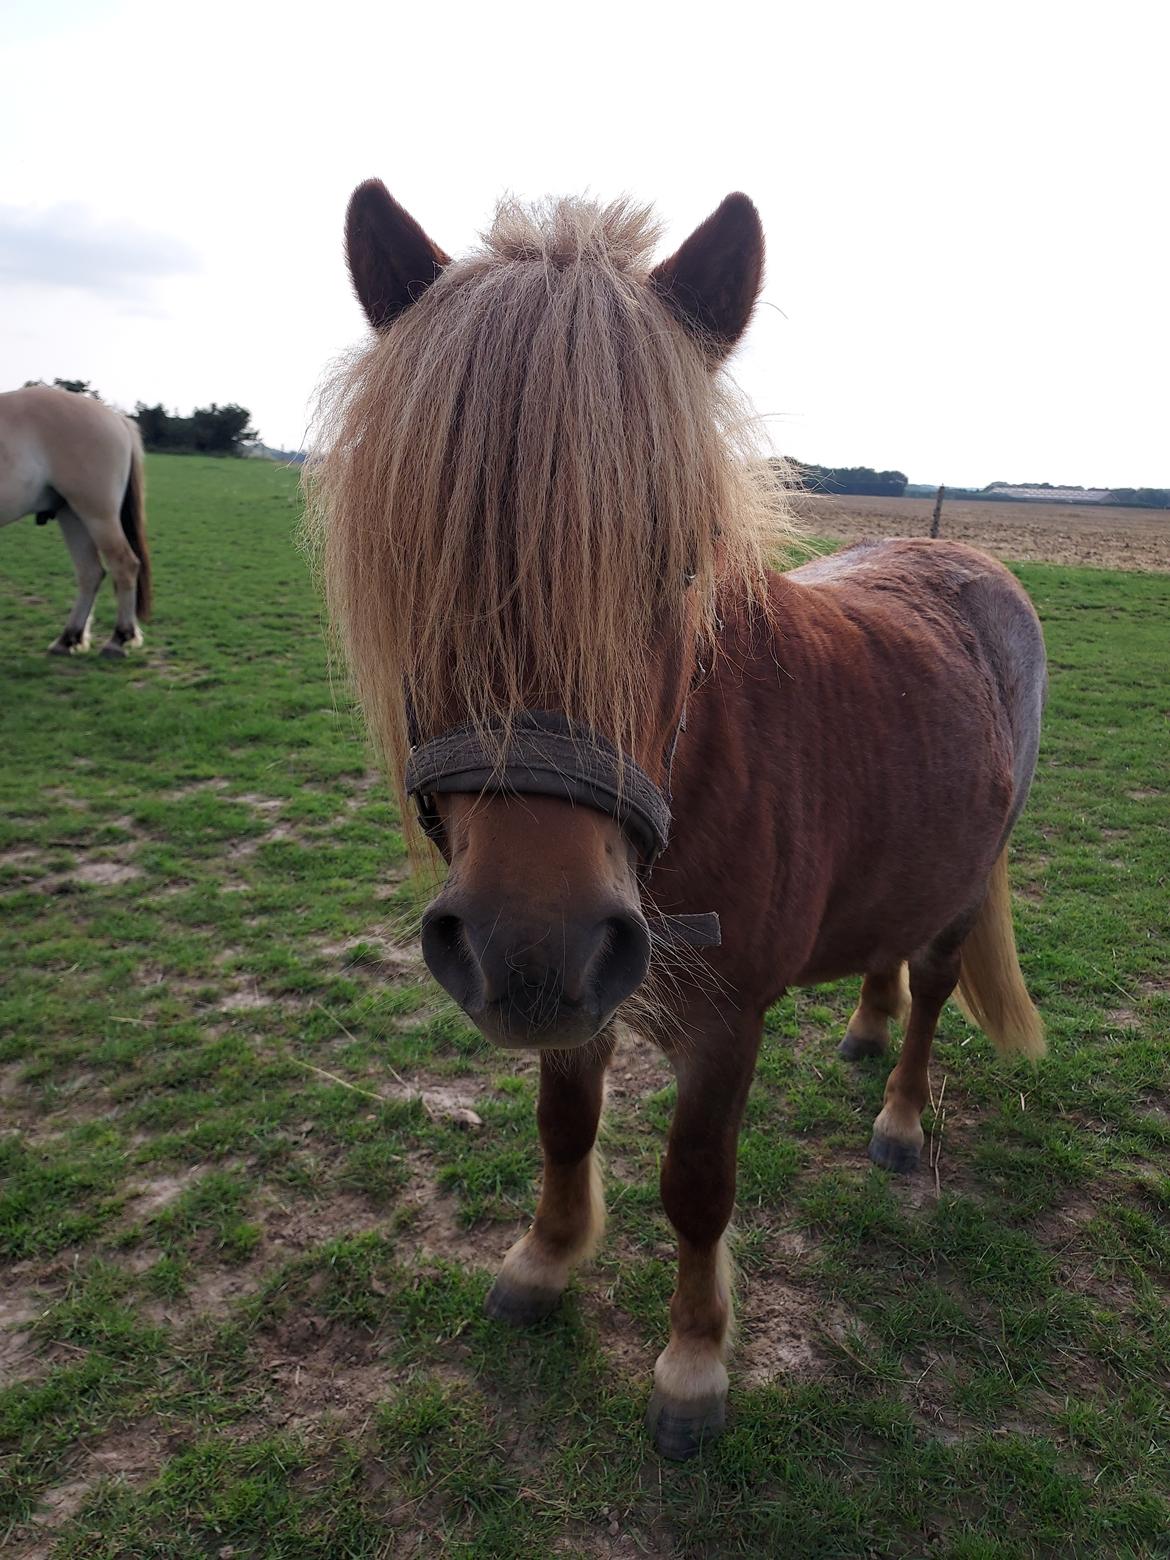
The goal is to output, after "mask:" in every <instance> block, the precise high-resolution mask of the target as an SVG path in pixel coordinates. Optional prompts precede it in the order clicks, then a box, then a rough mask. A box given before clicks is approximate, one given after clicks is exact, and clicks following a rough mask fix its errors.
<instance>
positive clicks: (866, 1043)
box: [837, 1029, 886, 1062]
mask: <svg viewBox="0 0 1170 1560" xmlns="http://www.w3.org/2000/svg"><path fill="white" fill-rule="evenodd" d="M885 1053H886V1044H885V1041H884V1040H877V1039H875V1038H873V1037H872V1036H866V1035H855V1034H852V1033H851V1032H850V1031H849V1030H848V1029H847V1030H846V1031H845V1038H844V1039H843V1040H842V1041H841V1044H840V1045H839V1046H838V1047H837V1055H838V1056H840V1057H843V1058H844V1059H845V1061H847V1062H859V1061H861V1060H862V1059H863V1058H864V1057H867V1056H884V1055H885Z"/></svg>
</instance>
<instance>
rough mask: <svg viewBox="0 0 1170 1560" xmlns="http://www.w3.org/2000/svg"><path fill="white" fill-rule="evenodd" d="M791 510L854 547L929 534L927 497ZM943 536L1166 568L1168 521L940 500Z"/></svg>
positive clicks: (1004, 549) (816, 498) (1005, 552)
mask: <svg viewBox="0 0 1170 1560" xmlns="http://www.w3.org/2000/svg"><path fill="white" fill-rule="evenodd" d="M797 508H798V512H799V515H800V519H801V521H802V523H803V524H804V525H805V526H807V528H808V530H809V531H811V532H812V533H813V535H815V536H831V537H834V538H839V539H840V540H842V541H847V542H856V541H861V540H863V539H865V538H867V537H878V536H926V535H928V534H929V531H930V520H931V514H932V512H933V510H934V500H933V499H932V498H865V497H860V496H852V495H839V496H835V495H829V494H819V495H814V494H804V495H801V496H800V498H799V499H798V501H797ZM942 535H943V536H944V537H945V538H947V539H948V540H949V541H957V542H969V543H970V544H971V545H972V546H974V547H982V548H983V549H984V550H985V551H987V552H990V553H994V554H995V555H996V556H997V557H1000V558H1023V559H1038V560H1040V561H1042V562H1045V563H1061V564H1072V565H1087V566H1089V567H1091V568H1098V569H1140V570H1155V571H1162V572H1166V571H1170V516H1167V514H1166V512H1165V511H1160V510H1156V509H1125V508H1117V507H1107V506H1104V505H1101V506H1098V505H1096V504H1092V505H1081V504H1027V503H1016V504H1007V503H1005V504H999V503H980V502H979V501H977V500H972V499H944V501H943V510H942Z"/></svg>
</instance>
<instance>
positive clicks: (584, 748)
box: [406, 706, 720, 947]
mask: <svg viewBox="0 0 1170 1560" xmlns="http://www.w3.org/2000/svg"><path fill="white" fill-rule="evenodd" d="M685 723H686V712H685V709H684V712H683V716H682V718H681V719H680V721H679V725H678V728H677V730H676V731H675V734H674V736H673V738H672V739H671V742H670V746H669V749H668V751H667V756H666V772H667V786H668V787H669V785H670V769H671V764H672V761H673V759H674V749H675V745H676V743H677V741H678V734H679V731H681V730H682V729H683V728H684V726H685ZM407 724H408V729H409V737H410V744H411V747H410V757H409V759H408V760H407V765H406V793H407V795H408V796H411V797H413V798H414V802H415V805H416V807H417V809H418V821H419V824H420V826H421V828H422V831H423V833H424V834H425V835H426V836H427V837H428V839H431V840H433V841H434V842H435V844H436V845H438V846H439V847H440V848H442V847H443V846H444V844H445V838H444V830H443V823H442V820H441V818H440V817H439V813H438V809H437V808H436V806H435V802H434V798H435V796H436V795H439V794H442V793H445V792H452V791H462V792H471V793H476V794H483V793H484V792H494V793H503V794H506V795H518V796H556V797H562V798H564V799H565V800H566V801H570V802H579V803H581V805H582V806H585V807H592V808H594V809H596V811H598V812H602V813H605V814H606V815H607V816H608V817H610V818H612V819H613V820H614V821H615V822H616V823H617V824H618V825H620V827H621V828H622V830H623V831H624V832H625V833H626V834H627V835H628V836H629V838H630V840H631V841H632V843H633V844H634V846H635V848H636V849H637V851H638V854H639V856H640V858H641V867H640V873H641V875H642V876H643V877H648V876H649V874H650V871H651V869H652V868H653V866H654V863H655V861H656V860H657V859H658V857H659V856H660V855H661V854H662V852H663V851H664V850H665V849H666V846H667V843H668V841H669V838H670V800H669V790H668V791H667V792H666V793H664V792H663V791H662V790H660V789H659V787H658V786H656V785H655V784H654V782H653V780H651V779H650V777H649V775H647V774H646V772H645V771H644V770H642V769H640V768H639V767H638V765H637V764H635V763H634V761H633V759H631V758H628V757H626V756H625V755H624V754H622V755H619V754H618V752H617V750H616V749H615V748H614V746H613V744H612V743H611V742H609V741H607V740H606V738H605V737H603V736H601V735H600V734H599V733H598V732H594V731H590V730H588V729H586V728H580V727H574V726H573V725H572V724H571V723H570V722H569V721H568V720H567V719H566V718H565V716H563V715H558V714H553V713H551V712H550V711H548V710H525V711H523V712H522V713H520V714H518V715H517V716H516V717H515V719H514V720H513V721H512V723H511V725H510V727H509V729H508V731H507V734H506V738H505V740H504V743H503V751H502V753H501V751H500V744H499V741H498V738H499V731H498V729H497V730H496V731H495V732H494V733H493V732H492V731H490V730H489V731H488V732H482V731H479V730H477V729H476V728H475V727H473V726H459V727H457V728H456V729H455V730H453V731H446V732H443V733H442V734H441V735H440V736H437V737H432V738H430V739H429V740H428V741H426V742H423V741H420V740H418V731H417V727H416V723H415V718H414V712H413V710H411V709H410V708H409V706H408V709H407ZM647 925H648V926H649V927H650V934H651V937H652V938H653V939H654V941H655V942H657V943H659V944H660V945H664V946H674V947H677V946H690V947H715V946H718V943H719V941H720V933H719V917H718V915H716V914H715V913H714V912H713V911H712V912H708V913H707V914H704V915H663V916H648V917H647Z"/></svg>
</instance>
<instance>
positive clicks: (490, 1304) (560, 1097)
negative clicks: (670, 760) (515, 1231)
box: [486, 1029, 615, 1326]
mask: <svg viewBox="0 0 1170 1560" xmlns="http://www.w3.org/2000/svg"><path fill="white" fill-rule="evenodd" d="M614 1038H615V1037H614V1034H613V1031H612V1030H611V1029H610V1030H606V1031H605V1032H604V1033H603V1034H602V1035H600V1036H598V1038H597V1039H596V1040H595V1041H594V1042H593V1043H592V1044H591V1045H588V1046H585V1047H583V1048H582V1049H581V1050H580V1051H562V1052H542V1053H541V1058H540V1099H539V1102H538V1104H537V1111H536V1118H537V1125H538V1126H539V1128H540V1143H541V1147H542V1148H543V1150H544V1182H543V1184H542V1186H541V1191H540V1202H539V1203H538V1205H537V1209H536V1219H535V1221H534V1223H533V1226H532V1228H531V1229H530V1230H529V1232H528V1234H527V1235H525V1236H523V1237H522V1238H521V1239H520V1240H518V1241H517V1242H516V1244H515V1245H514V1246H513V1247H512V1249H511V1251H509V1252H508V1255H507V1256H506V1257H505V1258H504V1265H503V1267H501V1269H500V1271H499V1273H498V1275H497V1277H496V1281H495V1283H494V1284H493V1285H492V1288H491V1292H490V1294H489V1295H488V1297H487V1304H486V1309H487V1313H488V1315H489V1316H493V1317H496V1318H498V1319H499V1320H501V1321H506V1322H512V1323H514V1324H515V1325H516V1326H525V1325H527V1324H528V1323H529V1322H535V1321H539V1320H540V1318H541V1317H542V1316H547V1315H548V1313H549V1312H550V1311H551V1310H552V1309H553V1307H554V1306H555V1305H556V1303H557V1301H558V1300H559V1299H560V1297H561V1291H562V1290H563V1289H564V1287H565V1285H566V1284H567V1283H568V1281H569V1274H570V1273H571V1272H572V1270H573V1268H574V1267H576V1266H577V1264H578V1263H579V1262H583V1261H584V1260H585V1258H586V1257H588V1256H589V1255H590V1254H591V1253H592V1251H593V1249H594V1247H595V1246H596V1244H597V1241H598V1239H599V1238H600V1236H601V1231H602V1227H603V1225H604V1223H605V1204H604V1201H603V1199H602V1192H601V1174H600V1171H599V1170H598V1167H597V1156H596V1154H595V1153H594V1149H593V1144H594V1141H595V1139H596V1137H597V1124H598V1122H599V1121H600V1119H601V1105H602V1100H603V1098H604V1095H605V1070H606V1068H607V1067H608V1066H609V1062H610V1058H611V1057H612V1055H613V1049H614Z"/></svg>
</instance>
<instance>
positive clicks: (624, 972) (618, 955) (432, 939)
mask: <svg viewBox="0 0 1170 1560" xmlns="http://www.w3.org/2000/svg"><path fill="white" fill-rule="evenodd" d="M422 952H423V958H424V959H425V960H426V963H427V968H428V969H429V970H430V972H431V974H432V975H433V976H434V977H435V979H436V980H437V981H438V982H439V984H440V985H441V986H442V987H443V989H444V990H445V991H446V992H447V993H448V994H449V995H450V996H452V997H453V998H454V999H455V1001H456V1002H458V1004H459V1006H460V1007H461V1008H462V1009H463V1010H464V1012H465V1013H467V1015H468V1017H469V1018H471V1020H472V1021H473V1022H474V1023H475V1024H476V1026H477V1027H478V1028H479V1029H481V1030H482V1031H483V1033H484V1034H485V1035H487V1037H488V1038H489V1039H490V1040H494V1041H496V1042H497V1043H498V1044H500V1045H505V1046H515V1047H535V1048H537V1049H540V1050H557V1049H567V1048H571V1047H573V1046H577V1045H583V1044H585V1043H586V1042H587V1041H589V1040H591V1039H592V1038H593V1036H594V1035H596V1034H597V1033H598V1031H599V1030H600V1029H601V1028H602V1027H603V1026H604V1025H605V1024H606V1023H607V1022H608V1021H609V1019H610V1018H612V1017H613V1014H614V1012H615V1011H616V1010H617V1008H618V1007H620V1005H621V1004H622V1002H624V1001H625V999H626V998H627V997H628V996H630V995H631V993H632V992H634V991H635V990H636V989H637V987H638V986H640V985H641V983H642V981H643V980H644V979H645V977H646V971H647V969H648V968H649V965H650V932H649V930H648V928H647V926H646V922H645V919H644V918H643V916H642V915H641V913H640V912H639V911H637V910H632V909H630V908H628V907H625V906H619V905H614V906H612V907H611V909H610V913H609V914H608V915H605V916H602V917H600V918H596V919H594V918H590V919H588V920H580V921H573V920H570V919H568V918H567V917H561V916H558V917H557V919H556V921H555V922H546V923H543V924H542V923H539V922H534V921H532V920H531V919H529V918H525V919H523V920H520V919H509V918H508V917H507V915H506V914H505V913H504V912H502V911H498V910H497V913H495V914H492V915H490V916H483V917H480V916H478V915H476V914H475V913H474V912H473V910H472V907H471V906H465V905H462V904H461V903H460V901H459V896H458V895H457V894H455V893H453V892H451V891H449V890H448V891H446V892H444V893H442V894H440V895H439V897H438V898H437V899H436V900H435V901H434V903H433V904H432V905H431V906H430V908H429V909H428V910H427V911H426V913H425V915H424V916H423V922H422Z"/></svg>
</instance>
